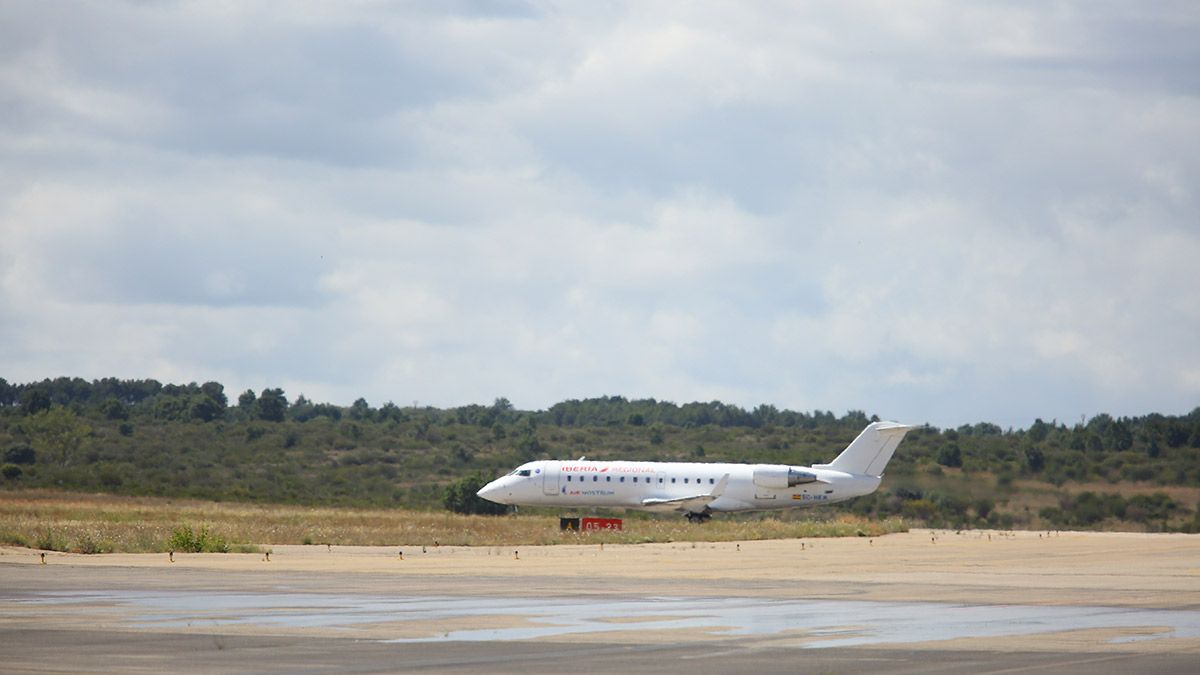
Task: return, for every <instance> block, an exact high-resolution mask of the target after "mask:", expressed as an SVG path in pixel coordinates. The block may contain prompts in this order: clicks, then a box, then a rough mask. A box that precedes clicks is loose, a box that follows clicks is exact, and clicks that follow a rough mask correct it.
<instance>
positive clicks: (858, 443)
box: [816, 422, 915, 476]
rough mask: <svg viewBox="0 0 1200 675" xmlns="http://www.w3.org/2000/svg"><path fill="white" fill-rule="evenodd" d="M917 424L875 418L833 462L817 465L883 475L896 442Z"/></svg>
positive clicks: (858, 472)
mask: <svg viewBox="0 0 1200 675" xmlns="http://www.w3.org/2000/svg"><path fill="white" fill-rule="evenodd" d="M913 428H915V427H912V426H909V425H907V424H897V423H896V422H872V423H871V424H868V425H867V428H866V429H863V430H862V433H860V434H859V435H858V438H856V439H854V442H852V443H851V444H850V445H848V446H846V449H845V450H843V451H842V454H840V455H838V456H837V459H835V460H833V461H832V462H830V463H829V464H817V465H816V466H820V467H824V468H828V469H833V470H835V471H844V472H846V473H856V474H861V475H866V476H882V475H883V468H884V467H885V466H887V463H888V461H890V460H891V459H892V453H894V452H896V446H898V445H900V441H901V440H903V439H904V434H906V433H908V431H909V430H910V429H913Z"/></svg>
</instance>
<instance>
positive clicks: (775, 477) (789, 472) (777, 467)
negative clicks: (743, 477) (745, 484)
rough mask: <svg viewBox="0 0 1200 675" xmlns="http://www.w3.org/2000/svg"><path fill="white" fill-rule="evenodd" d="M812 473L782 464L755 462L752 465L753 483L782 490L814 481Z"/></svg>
mask: <svg viewBox="0 0 1200 675" xmlns="http://www.w3.org/2000/svg"><path fill="white" fill-rule="evenodd" d="M816 481H817V476H816V474H814V473H810V472H808V471H803V470H801V469H797V468H796V467H793V466H783V465H782V464H757V465H755V467H754V484H755V485H757V486H759V487H765V488H774V489H776V490H784V489H787V488H791V487H796V486H797V485H803V484H805V483H815V482H816Z"/></svg>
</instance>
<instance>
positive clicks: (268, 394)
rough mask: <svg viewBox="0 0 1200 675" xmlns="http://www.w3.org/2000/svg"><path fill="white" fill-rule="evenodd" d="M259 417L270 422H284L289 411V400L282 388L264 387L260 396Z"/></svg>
mask: <svg viewBox="0 0 1200 675" xmlns="http://www.w3.org/2000/svg"><path fill="white" fill-rule="evenodd" d="M256 407H257V409H258V418H259V419H260V420H266V421H268V422H282V421H283V416H284V413H286V412H287V407H288V401H287V397H285V396H284V395H283V390H282V389H263V390H262V393H261V394H259V396H258V405H257V406H256Z"/></svg>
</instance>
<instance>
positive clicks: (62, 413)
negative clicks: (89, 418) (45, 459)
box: [26, 406, 92, 466]
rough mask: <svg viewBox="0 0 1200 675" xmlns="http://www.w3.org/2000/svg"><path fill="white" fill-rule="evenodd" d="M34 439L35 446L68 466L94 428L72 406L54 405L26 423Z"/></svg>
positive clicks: (61, 464) (60, 463)
mask: <svg viewBox="0 0 1200 675" xmlns="http://www.w3.org/2000/svg"><path fill="white" fill-rule="evenodd" d="M26 428H27V429H29V432H30V435H31V436H32V437H33V439H34V446H40V449H41V450H42V451H43V452H44V453H45V454H47V455H48V456H50V457H54V458H55V459H57V461H58V465H59V466H66V465H67V464H69V463H70V462H71V459H72V458H73V457H74V455H75V454H76V453H78V451H79V448H80V447H81V446H82V445H83V442H84V441H85V440H87V437H88V436H90V435H91V433H92V429H91V427H89V426H88V425H87V424H85V423H84V422H83V420H81V419H79V416H78V415H76V414H75V413H74V412H72V411H71V409H70V408H64V407H63V406H54V407H53V408H51V409H49V410H45V411H42V412H40V413H38V414H36V415H33V416H32V417H30V418H29V421H28V423H27V425H26Z"/></svg>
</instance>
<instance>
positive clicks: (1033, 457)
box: [1025, 448, 1046, 473]
mask: <svg viewBox="0 0 1200 675" xmlns="http://www.w3.org/2000/svg"><path fill="white" fill-rule="evenodd" d="M1025 466H1027V467H1029V472H1030V473H1037V472H1039V471H1041V470H1042V468H1043V467H1045V466H1046V454H1045V453H1043V452H1042V451H1041V450H1039V449H1037V448H1025Z"/></svg>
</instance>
